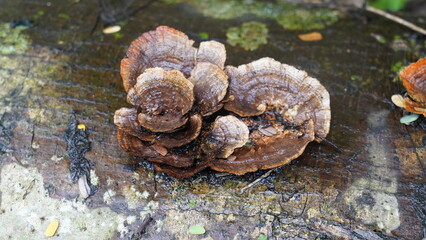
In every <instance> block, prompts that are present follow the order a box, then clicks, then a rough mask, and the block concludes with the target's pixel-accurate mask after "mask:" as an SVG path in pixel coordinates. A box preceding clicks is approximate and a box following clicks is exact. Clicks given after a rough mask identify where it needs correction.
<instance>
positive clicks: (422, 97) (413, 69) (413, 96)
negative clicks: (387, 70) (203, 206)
mask: <svg viewBox="0 0 426 240" xmlns="http://www.w3.org/2000/svg"><path fill="white" fill-rule="evenodd" d="M399 76H400V78H401V79H402V83H403V85H404V87H405V89H406V90H407V93H406V94H405V95H404V96H402V95H399V94H396V95H393V96H392V102H393V103H394V104H395V105H397V106H398V107H401V108H404V109H405V110H407V111H409V112H412V113H415V114H423V116H426V57H425V58H422V59H420V60H418V61H417V62H415V63H412V64H410V65H408V66H407V67H406V68H404V69H403V70H402V71H401V72H400V73H399Z"/></svg>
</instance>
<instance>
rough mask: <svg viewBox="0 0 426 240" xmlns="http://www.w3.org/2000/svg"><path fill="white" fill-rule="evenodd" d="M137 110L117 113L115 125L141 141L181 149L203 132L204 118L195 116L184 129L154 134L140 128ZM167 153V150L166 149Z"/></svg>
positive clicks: (129, 109)
mask: <svg viewBox="0 0 426 240" xmlns="http://www.w3.org/2000/svg"><path fill="white" fill-rule="evenodd" d="M137 116H138V113H137V110H136V109H134V108H120V109H119V110H117V111H115V115H114V124H115V125H117V126H118V127H119V128H120V129H121V130H122V131H124V132H126V133H127V134H129V135H132V136H134V137H137V138H139V139H140V140H141V141H147V142H151V143H154V144H155V145H156V146H162V147H166V148H173V147H180V146H183V145H185V144H188V143H190V142H192V141H193V140H195V139H196V138H197V137H198V135H199V134H200V131H201V126H202V118H201V116H200V115H199V114H194V115H192V116H191V117H190V118H189V121H188V123H187V124H185V125H184V126H183V127H182V128H180V129H178V130H176V131H173V132H170V133H154V132H152V131H149V130H147V129H145V128H143V127H142V126H140V124H139V122H138V120H137ZM166 151H167V149H166Z"/></svg>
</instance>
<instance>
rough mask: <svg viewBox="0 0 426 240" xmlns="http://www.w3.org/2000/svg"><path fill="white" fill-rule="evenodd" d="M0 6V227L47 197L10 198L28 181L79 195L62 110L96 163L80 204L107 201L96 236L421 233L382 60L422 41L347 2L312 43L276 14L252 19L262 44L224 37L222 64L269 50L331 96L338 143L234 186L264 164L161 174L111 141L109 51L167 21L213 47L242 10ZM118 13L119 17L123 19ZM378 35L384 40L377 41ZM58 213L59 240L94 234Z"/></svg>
mask: <svg viewBox="0 0 426 240" xmlns="http://www.w3.org/2000/svg"><path fill="white" fill-rule="evenodd" d="M1 5H2V7H1V9H0V24H1V26H2V28H1V32H0V50H2V51H0V83H1V88H0V167H1V168H2V172H1V176H2V179H1V184H6V183H7V184H9V185H1V186H2V188H1V189H0V191H1V195H0V197H1V198H0V199H1V202H0V219H1V220H0V222H1V223H4V222H7V221H10V220H11V219H12V216H13V215H17V216H19V214H20V210H19V208H25V207H31V205H33V206H40V207H38V208H43V206H44V205H43V202H46V204H48V203H50V200H49V202H48V201H46V200H45V198H40V199H39V201H36V198H34V202H29V201H25V202H22V201H23V200H22V199H24V200H25V199H28V198H27V197H26V196H27V195H31V194H28V193H31V189H33V188H34V189H35V187H33V186H39V185H38V184H41V185H40V186H42V187H41V189H44V191H46V194H47V195H46V197H47V198H49V199H57V200H59V199H63V200H62V201H63V202H62V203H61V204H64V203H67V202H73V201H77V202H82V200H81V199H79V190H78V185H77V184H73V183H72V181H71V178H70V174H69V169H68V168H69V164H70V160H69V158H68V156H67V152H66V142H65V140H64V134H65V130H66V128H67V125H68V123H69V118H70V114H71V111H73V110H74V111H76V113H77V114H76V116H77V119H78V121H79V122H80V123H82V124H84V125H85V126H86V131H87V132H88V134H89V140H90V141H91V151H89V152H88V154H86V158H87V159H89V160H90V161H91V162H92V163H93V164H94V166H93V168H92V171H93V172H92V173H91V178H92V179H91V180H92V182H93V181H94V179H96V182H97V184H96V185H97V187H98V191H97V192H96V193H95V194H94V195H93V196H91V197H89V198H88V199H87V200H86V201H83V202H82V204H83V205H85V206H87V209H86V210H85V211H95V210H96V209H104V207H106V208H108V209H109V210H112V211H111V212H109V213H110V215H106V216H104V215H102V217H103V218H104V219H105V221H109V220H110V219H109V218H111V219H113V218H114V219H119V220H117V221H115V220H114V221H113V222H114V224H115V225H114V224H112V225H111V226H112V229H113V231H112V232H111V234H110V235H108V236H107V235H99V236H103V237H101V238H105V239H120V238H122V239H131V238H132V236H133V237H135V236H139V237H142V238H143V239H203V238H209V237H210V239H257V238H258V237H259V236H261V235H262V234H264V235H267V236H268V237H269V238H270V239H423V238H424V237H425V232H426V223H425V222H426V185H425V183H426V178H425V174H426V172H425V166H426V156H425V154H426V146H425V145H426V134H425V131H424V130H422V129H421V128H420V127H419V126H405V125H402V124H400V123H399V118H400V117H401V116H402V111H401V110H400V109H396V108H395V107H394V106H393V104H392V103H391V102H390V100H389V99H390V96H391V95H392V94H393V93H399V92H401V91H402V90H403V88H402V86H401V84H400V83H399V82H397V81H393V78H394V77H395V76H396V73H395V71H393V70H392V66H393V65H395V63H397V62H398V61H402V62H403V64H406V63H409V62H412V61H415V60H416V58H418V57H420V56H421V55H423V56H424V54H425V52H426V50H425V46H423V45H422V43H423V41H424V37H422V36H418V35H416V34H415V33H413V32H411V31H410V30H408V29H405V28H404V27H402V26H399V25H397V24H395V23H392V22H390V21H388V20H385V19H381V18H380V17H377V16H373V15H371V14H367V13H365V12H362V11H360V10H356V11H354V12H352V13H347V15H346V16H345V17H342V18H340V19H339V21H338V22H337V23H335V24H333V25H331V26H329V27H327V28H325V29H323V30H322V31H321V33H322V35H323V37H324V38H323V40H321V41H319V42H309V43H308V42H303V41H301V40H299V39H298V38H297V35H298V34H301V33H304V32H303V31H288V30H283V29H282V27H281V26H279V25H277V24H276V23H274V22H271V21H266V20H262V19H257V20H260V21H264V22H266V23H267V24H268V27H269V34H268V44H266V45H263V46H261V47H260V48H259V49H258V50H256V51H245V50H243V49H241V48H239V47H231V46H229V45H226V48H227V55H228V58H227V64H232V65H239V64H243V63H248V62H251V61H253V60H255V59H258V58H260V57H272V58H275V59H276V60H278V61H280V62H283V63H287V64H290V65H294V66H296V67H298V68H300V69H303V70H305V71H307V72H308V73H309V74H310V75H312V76H314V77H316V78H318V80H319V81H320V82H321V83H322V84H323V85H324V86H325V87H326V88H327V90H328V91H329V92H330V96H331V108H332V124H331V131H330V134H329V135H328V136H327V139H328V140H330V141H331V142H333V143H334V144H335V145H336V146H337V147H338V149H336V148H335V147H333V146H331V145H328V144H326V143H310V144H309V145H308V147H307V149H306V151H305V153H304V154H302V156H301V157H299V158H298V159H296V160H294V161H293V162H292V163H291V164H290V165H287V166H284V167H280V168H277V169H276V170H274V171H273V172H272V173H271V174H270V175H269V176H268V177H267V178H265V179H264V180H262V181H260V182H259V183H258V184H256V185H254V186H252V187H251V188H249V189H247V190H246V191H244V192H243V193H241V191H240V190H241V189H242V188H244V187H245V186H247V185H248V184H250V183H251V182H252V181H254V180H255V179H257V178H258V177H260V176H261V175H262V174H264V173H265V171H259V172H256V173H250V174H246V175H244V176H235V175H230V174H223V173H218V172H214V171H211V170H205V171H202V172H201V173H199V174H197V175H195V176H194V177H191V178H189V179H184V180H176V179H173V178H171V177H169V176H167V175H165V174H161V173H157V172H155V171H154V170H153V168H152V165H151V164H149V163H147V162H145V161H143V159H141V158H138V157H134V156H131V155H130V154H128V153H126V152H124V151H123V150H121V149H120V147H119V146H118V144H117V140H116V131H117V129H116V127H115V126H114V124H113V115H114V111H115V110H117V109H119V108H120V107H125V106H127V105H126V104H125V91H124V89H123V86H122V82H121V78H120V76H119V63H120V60H121V58H122V57H123V56H124V53H125V51H126V50H127V47H128V45H129V44H130V42H131V41H132V40H133V39H135V38H136V37H137V36H139V35H140V34H141V33H143V32H145V31H148V30H152V29H154V28H155V27H156V26H158V25H169V26H171V27H174V28H176V29H179V30H181V31H183V32H185V33H186V34H188V35H189V36H190V38H193V39H195V40H197V44H198V43H199V41H200V40H201V38H200V37H198V34H197V33H199V32H208V33H209V36H210V38H212V39H215V40H218V41H221V42H223V43H225V42H226V29H227V28H228V27H231V26H234V25H239V24H240V23H241V22H244V21H247V20H248V19H244V18H242V19H241V18H237V19H231V20H218V19H214V18H209V17H204V16H202V15H201V14H200V13H199V12H196V10H195V9H194V8H192V7H190V6H188V5H185V4H178V5H168V4H166V3H161V2H154V3H152V4H151V5H149V6H148V7H145V8H143V9H141V10H140V11H138V12H136V13H135V14H134V15H132V16H129V13H128V10H129V9H128V8H132V7H137V5H138V4H137V3H135V2H132V1H124V3H123V4H121V5H120V6H119V7H116V8H114V9H115V10H111V9H110V11H109V12H108V11H107V10H108V9H107V10H105V9H104V10H102V8H100V7H99V6H98V5H97V4H96V2H88V1H54V2H53V1H52V2H44V1H37V0H36V1H29V0H21V1H9V0H3V1H1ZM100 9H101V10H100ZM41 11H43V14H41V13H40V12H41ZM99 11H104V12H102V14H101V17H99V16H98V14H96V13H97V12H99ZM105 11H107V12H105ZM108 14H110V15H111V14H112V15H113V16H115V17H117V19H116V20H115V21H119V20H123V21H126V24H125V26H124V27H123V29H122V31H121V32H120V34H121V35H115V36H114V35H104V34H102V32H101V30H102V28H103V26H105V25H106V21H105V20H104V19H108V18H106V17H105V16H106V15H108ZM123 14H124V16H127V18H122V15H123ZM126 14H127V15H126ZM38 15H40V16H38ZM102 16H103V17H102ZM404 17H406V18H408V19H409V20H411V21H414V22H420V23H421V22H422V21H423V22H424V21H425V20H426V19H425V18H424V17H420V16H419V17H418V16H409V15H408V14H407V15H404ZM25 19H30V20H31V23H30V24H28V25H29V26H28V27H27V28H26V29H21V27H17V28H10V27H9V28H8V27H6V26H10V23H11V22H13V21H22V20H25ZM364 20H369V21H368V22H365V21H364ZM423 25H424V24H423ZM2 34H3V35H2ZM377 35H380V36H383V37H384V38H385V39H387V43H381V42H378V41H377V40H376V37H375V36H377ZM396 35H398V36H401V37H402V39H403V40H406V42H407V43H408V45H409V44H411V45H410V46H409V48H407V49H405V50H404V51H396V50H394V49H392V48H391V43H392V39H394V36H396ZM8 36H13V38H12V39H11V38H7V37H8ZM197 44H196V45H197ZM11 46H12V48H11ZM5 49H6V50H5ZM10 49H12V50H10ZM11 166H12V167H11ZM4 169H8V171H11V172H10V173H11V174H8V172H6V171H4ZM13 169H18V170H19V171H20V172H21V173H22V171H24V169H27V170H28V171H30V172H33V170H31V169H34V172H35V173H39V174H41V176H42V182H41V183H40V182H39V181H38V180H37V181H35V182H34V181H29V182H26V183H25V182H22V181H24V180H23V179H22V178H23V177H21V178H17V179H14V178H13V176H14V174H15V175H16V176H21V175H20V174H18V173H15V172H13V171H14V170H13ZM18 170H17V171H18ZM25 171H26V170H25ZM34 179H36V178H34ZM6 181H7V182H6ZM13 184H16V186H19V184H21V185H22V186H21V187H22V188H23V189H24V190H27V191H24V190H23V191H22V192H19V191H17V190H16V189H15V190H14V188H12V187H13V186H15V185H13ZM3 186H12V187H3ZM17 188H18V187H17ZM25 192H28V193H25ZM18 193H19V194H21V195H19V194H18ZM13 194H15V195H13ZM16 194H18V195H16ZM13 196H18V197H16V199H15V198H14V197H13ZM13 199H15V200H13ZM31 199H33V198H31ZM43 199H44V200H43ZM5 203H7V204H9V205H10V208H9V206H8V205H5ZM24 203H25V204H28V205H25V204H24ZM19 204H21V205H19ZM38 204H40V205H38ZM58 204H59V203H58ZM12 206H13V209H12ZM16 206H21V207H16ZM44 207H46V209H49V207H48V206H47V205H46V206H44ZM52 209H55V208H54V207H52ZM60 209H61V208H60V204H59V205H58V207H57V210H58V211H60ZM109 210H108V211H109ZM76 211H77V210H76ZM34 214H35V215H36V216H37V219H41V218H48V217H49V214H51V212H48V211H47V210H46V211H45V212H43V211H40V212H38V210H37V211H35V212H34ZM148 214H149V215H148ZM99 215H101V214H99ZM129 216H130V217H131V218H129ZM147 216H150V217H149V218H147ZM59 218H60V219H59V220H58V221H59V222H60V226H59V229H58V234H60V235H59V236H58V239H59V238H60V237H61V236H62V237H66V238H67V239H73V238H79V239H86V237H88V236H91V235H90V234H91V233H92V232H93V233H95V234H96V232H97V230H96V227H95V228H92V229H90V228H88V227H79V228H75V229H76V230H75V232H74V233H78V234H74V235H73V234H71V233H67V232H66V231H65V230H64V229H65V228H64V227H63V226H62V225H61V222H62V223H64V224H66V222H67V221H68V222H69V223H68V224H69V226H72V227H73V223H77V222H78V223H79V224H83V223H81V221H82V220H81V221H80V218H79V217H78V216H77V217H73V218H70V217H69V216H68V215H67V214H63V215H62V217H59ZM151 218H152V220H150V221H147V220H146V219H151ZM22 219H24V220H23V221H27V220H28V219H29V220H28V221H27V222H19V223H17V224H24V223H29V225H28V226H29V227H28V228H25V227H23V228H22V230H21V232H16V233H15V235H14V236H11V238H15V239H19V237H18V236H26V234H27V233H31V226H32V229H34V232H35V233H34V234H35V235H34V236H38V235H37V234H38V233H39V232H40V233H41V234H43V233H44V230H45V229H44V228H43V226H46V224H45V225H43V221H41V222H38V221H39V220H37V221H34V220H33V219H32V218H31V219H30V217H29V216H26V217H22ZM34 219H36V218H34ZM70 219H71V220H70ZM123 219H126V220H123ZM2 221H3V222H2ZM94 221H95V220H94ZM120 224H122V225H123V226H122V227H121V225H120ZM195 224H199V225H203V226H204V228H205V229H206V233H205V234H204V235H201V236H197V235H191V234H189V233H188V228H189V226H190V225H195ZM74 225H75V224H74ZM83 225H84V224H83ZM25 226H26V225H25ZM61 226H62V230H61ZM64 226H65V225H64ZM141 226H143V229H141V228H140V227H141ZM11 227H13V226H8V227H6V228H5V230H3V231H2V230H0V236H1V237H0V238H3V237H4V238H7V237H9V236H10V235H9V234H10V232H9V231H8V229H9V228H11ZM72 227H70V229H74V228H72ZM123 229H124V230H123ZM61 231H62V233H61ZM73 231H74V230H73ZM89 233H90V234H89ZM98 234H100V232H99V230H98ZM102 234H103V233H102ZM35 239H37V238H35Z"/></svg>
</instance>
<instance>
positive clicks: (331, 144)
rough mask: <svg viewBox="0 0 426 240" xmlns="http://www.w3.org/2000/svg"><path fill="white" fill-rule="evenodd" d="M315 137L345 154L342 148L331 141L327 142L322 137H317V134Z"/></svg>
mask: <svg viewBox="0 0 426 240" xmlns="http://www.w3.org/2000/svg"><path fill="white" fill-rule="evenodd" d="M315 137H317V138H319V139H321V140H322V141H324V142H325V143H327V144H328V145H330V146H332V147H334V148H335V149H336V150H337V151H339V152H341V153H342V152H344V151H343V149H341V148H340V147H338V146H337V145H336V144H334V143H332V142H331V141H329V140H327V139H326V138H324V137H321V136H318V135H316V134H315Z"/></svg>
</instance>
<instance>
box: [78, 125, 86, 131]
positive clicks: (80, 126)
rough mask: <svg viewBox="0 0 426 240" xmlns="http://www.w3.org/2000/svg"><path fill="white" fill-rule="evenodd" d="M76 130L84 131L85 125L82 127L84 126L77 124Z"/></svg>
mask: <svg viewBox="0 0 426 240" xmlns="http://www.w3.org/2000/svg"><path fill="white" fill-rule="evenodd" d="M77 129H81V130H83V131H86V125H84V124H78V125H77Z"/></svg>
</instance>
